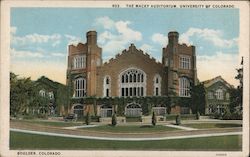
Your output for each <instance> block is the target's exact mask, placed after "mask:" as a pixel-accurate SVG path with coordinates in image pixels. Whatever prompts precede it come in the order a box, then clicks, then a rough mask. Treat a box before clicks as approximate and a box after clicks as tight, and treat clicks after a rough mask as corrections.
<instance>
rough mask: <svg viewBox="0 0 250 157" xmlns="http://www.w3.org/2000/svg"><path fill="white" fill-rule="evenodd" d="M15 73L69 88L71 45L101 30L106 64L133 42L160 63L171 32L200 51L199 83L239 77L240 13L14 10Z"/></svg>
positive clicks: (12, 31)
mask: <svg viewBox="0 0 250 157" xmlns="http://www.w3.org/2000/svg"><path fill="white" fill-rule="evenodd" d="M10 27H11V32H10V36H11V45H10V48H11V50H10V51H11V52H10V56H11V65H10V67H11V71H12V72H14V73H16V74H18V75H19V76H22V77H31V79H33V80H35V79H37V78H39V77H41V76H43V75H44V76H46V77H48V78H50V79H52V80H55V81H58V82H60V83H63V84H65V82H66V68H67V55H68V54H67V53H68V52H67V47H68V45H69V44H77V43H78V42H82V43H85V42H86V32H87V31H89V30H96V31H97V33H98V45H99V46H100V47H102V48H103V52H102V55H103V60H104V61H108V59H110V58H112V57H114V56H115V54H117V53H121V52H122V50H124V49H128V47H129V45H130V44H131V43H134V44H135V46H136V47H137V48H138V49H142V50H143V51H144V52H146V53H148V54H150V55H151V56H152V57H154V58H156V60H158V61H161V56H162V48H163V47H166V45H167V43H168V39H167V34H168V32H170V31H178V32H179V42H180V43H186V44H187V45H194V46H195V47H196V55H197V74H198V79H199V80H200V81H204V80H208V79H212V78H213V77H216V76H219V75H221V76H222V77H223V78H224V79H225V80H226V81H227V82H229V83H230V84H232V85H234V86H237V85H238V81H237V80H235V79H234V77H235V75H236V70H235V69H236V68H238V67H239V66H240V59H239V58H240V55H239V47H238V38H239V10H238V9H148V8H141V9H138V8H137V9H133V8H117V9H114V8H112V9H111V8H12V9H11V24H10Z"/></svg>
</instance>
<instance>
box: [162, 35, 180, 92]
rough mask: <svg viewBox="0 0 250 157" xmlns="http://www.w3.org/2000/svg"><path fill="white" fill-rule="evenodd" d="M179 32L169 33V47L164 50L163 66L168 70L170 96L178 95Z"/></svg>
mask: <svg viewBox="0 0 250 157" xmlns="http://www.w3.org/2000/svg"><path fill="white" fill-rule="evenodd" d="M178 38H179V33H178V32H169V33H168V45H167V46H166V47H165V48H163V52H162V64H164V66H165V68H166V72H167V74H168V77H167V91H168V95H169V96H174V95H176V94H178V73H177V71H178V62H177V61H178Z"/></svg>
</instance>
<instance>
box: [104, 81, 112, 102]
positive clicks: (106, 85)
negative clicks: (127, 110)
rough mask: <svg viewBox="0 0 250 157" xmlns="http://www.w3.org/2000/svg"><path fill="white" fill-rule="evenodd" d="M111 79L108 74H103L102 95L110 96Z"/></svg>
mask: <svg viewBox="0 0 250 157" xmlns="http://www.w3.org/2000/svg"><path fill="white" fill-rule="evenodd" d="M110 89H111V79H110V76H105V77H104V80H103V96H104V97H110V91H111V90H110Z"/></svg>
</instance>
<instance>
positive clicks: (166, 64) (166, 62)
mask: <svg viewBox="0 0 250 157" xmlns="http://www.w3.org/2000/svg"><path fill="white" fill-rule="evenodd" d="M165 66H168V58H166V60H165Z"/></svg>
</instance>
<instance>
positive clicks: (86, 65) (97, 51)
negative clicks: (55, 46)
mask: <svg viewBox="0 0 250 157" xmlns="http://www.w3.org/2000/svg"><path fill="white" fill-rule="evenodd" d="M86 38H87V42H86V43H85V44H83V43H78V44H77V45H69V47H68V69H67V85H69V87H71V89H72V90H71V92H72V93H71V95H72V96H73V98H81V97H85V96H92V95H96V69H97V67H98V66H101V65H102V49H101V48H100V47H98V45H97V32H96V31H89V32H87V34H86ZM73 89H79V90H78V91H77V90H73Z"/></svg>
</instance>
